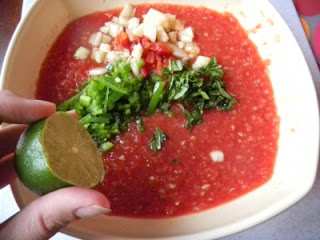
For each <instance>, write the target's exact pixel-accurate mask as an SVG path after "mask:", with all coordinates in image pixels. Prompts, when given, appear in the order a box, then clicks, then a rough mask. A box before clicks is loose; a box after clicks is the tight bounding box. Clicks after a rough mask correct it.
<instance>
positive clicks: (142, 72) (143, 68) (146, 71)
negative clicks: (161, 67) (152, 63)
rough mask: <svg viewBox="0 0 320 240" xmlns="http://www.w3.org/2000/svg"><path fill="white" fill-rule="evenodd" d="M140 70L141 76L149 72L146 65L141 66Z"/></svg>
mask: <svg viewBox="0 0 320 240" xmlns="http://www.w3.org/2000/svg"><path fill="white" fill-rule="evenodd" d="M140 72H141V75H142V77H143V78H145V77H146V76H148V74H149V71H148V68H147V67H146V66H144V67H142V68H141V70H140Z"/></svg>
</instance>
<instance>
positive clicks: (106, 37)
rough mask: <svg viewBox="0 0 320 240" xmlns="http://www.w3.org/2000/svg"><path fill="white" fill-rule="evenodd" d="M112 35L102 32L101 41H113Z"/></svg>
mask: <svg viewBox="0 0 320 240" xmlns="http://www.w3.org/2000/svg"><path fill="white" fill-rule="evenodd" d="M112 39H113V38H112V37H111V36H109V35H106V34H102V39H101V43H108V44H109V43H111V42H112Z"/></svg>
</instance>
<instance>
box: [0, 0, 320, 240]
mask: <svg viewBox="0 0 320 240" xmlns="http://www.w3.org/2000/svg"><path fill="white" fill-rule="evenodd" d="M125 2H126V1H125V0H118V1H102V0H55V1H51V0H41V1H40V0H38V1H36V2H35V3H34V4H33V6H32V7H31V9H30V10H29V12H28V14H27V15H26V17H25V18H24V19H23V21H22V22H21V23H20V24H19V26H18V28H17V30H16V32H15V34H14V37H13V39H12V41H11V43H10V46H9V50H8V52H7V55H6V58H5V61H4V65H3V69H2V74H1V76H2V78H1V81H0V83H1V88H2V89H9V90H11V91H13V92H16V93H18V94H20V95H23V96H25V97H29V98H32V97H34V94H35V89H36V80H37V78H38V73H39V69H40V66H41V63H42V62H43V60H44V58H45V56H46V54H47V52H48V50H49V48H50V47H51V45H52V43H53V42H54V41H55V39H56V37H57V36H58V35H59V33H60V32H61V31H62V30H63V28H64V27H65V26H66V24H67V23H69V22H70V21H71V20H73V19H75V18H78V17H80V16H83V15H87V14H89V13H92V12H95V11H102V10H107V9H112V8H115V7H121V6H123V5H124V4H125ZM130 2H132V3H135V4H137V3H141V2H144V1H143V0H134V1H130ZM148 2H149V3H150V2H170V3H177V4H180V3H181V1H179V0H174V1H172V0H170V1H169V0H167V1H165V0H152V1H151V0H149V1H148ZM183 2H184V4H190V5H195V6H200V5H201V6H206V7H208V8H212V9H214V10H217V11H220V12H225V11H227V12H231V13H233V14H234V16H236V17H237V18H238V20H239V22H240V23H241V25H242V26H243V27H244V29H246V30H248V32H251V33H250V34H249V37H250V38H251V39H252V41H253V42H254V43H255V44H256V45H257V47H258V50H259V52H260V55H261V57H262V58H263V59H270V60H271V64H270V65H269V67H268V68H269V76H270V79H271V82H272V86H273V89H274V94H275V101H276V105H277V109H278V115H279V116H280V119H281V122H280V138H279V142H278V146H279V150H278V154H277V157H276V163H275V169H274V174H273V176H272V178H271V180H270V181H269V182H267V183H266V184H264V185H263V186H261V187H259V188H258V189H256V190H254V191H252V192H250V193H248V194H246V195H244V196H242V197H240V198H238V199H236V200H234V201H231V202H229V203H227V204H224V205H221V206H219V207H216V208H213V209H211V210H207V211H203V212H200V213H197V214H191V215H186V216H181V217H175V218H170V219H130V218H125V217H110V216H100V217H95V218H91V219H85V220H81V221H78V222H75V223H72V224H71V225H69V226H68V227H66V228H65V229H64V230H63V232H65V233H67V234H70V235H73V236H76V237H80V238H87V239H88V238H89V239H101V238H104V237H106V236H109V237H111V238H114V239H115V238H121V239H124V238H166V239H212V238H218V237H222V236H226V235H229V234H232V233H235V232H238V231H242V230H244V229H247V228H249V227H252V226H254V225H256V224H258V223H261V222H263V221H265V220H267V219H269V218H271V217H273V216H275V215H276V214H278V213H280V212H281V211H283V210H285V209H286V208H288V207H290V206H291V205H293V204H294V203H296V202H297V201H298V200H300V199H301V198H302V197H303V196H305V194H306V193H307V192H308V191H309V190H310V188H311V187H312V184H313V182H314V179H315V174H316V169H317V160H318V146H319V142H318V141H319V136H318V133H319V119H318V105H317V99H316V94H315V89H314V86H313V82H312V78H311V75H310V73H309V70H308V67H307V65H306V62H305V60H304V57H303V55H302V53H301V50H300V48H299V46H298V44H297V43H296V41H295V39H294V37H293V35H292V34H291V32H290V31H289V29H288V27H287V26H286V24H285V23H284V21H283V20H282V19H281V17H280V16H279V14H278V13H277V12H276V11H275V9H274V8H273V7H272V6H271V5H270V3H269V2H268V1H267V0H260V1H251V0H238V1H232V0H215V1H211V0H197V1H196V0H185V1H183ZM258 24H261V28H260V29H259V31H257V32H256V33H253V31H249V30H250V29H253V28H254V27H255V26H257V25H258ZM263 42H267V44H263ZM12 190H13V192H14V195H15V198H16V200H17V203H18V205H19V206H20V207H24V206H26V205H27V204H28V203H29V202H30V201H32V200H33V199H34V198H35V197H36V196H35V195H33V194H32V193H30V192H29V191H28V190H26V189H25V188H24V187H23V186H22V185H21V184H20V183H19V181H17V182H15V183H14V184H13V185H12Z"/></svg>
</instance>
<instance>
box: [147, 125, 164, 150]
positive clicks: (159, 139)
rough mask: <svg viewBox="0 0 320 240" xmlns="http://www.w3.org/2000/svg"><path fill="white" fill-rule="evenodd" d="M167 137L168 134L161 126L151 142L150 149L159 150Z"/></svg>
mask: <svg viewBox="0 0 320 240" xmlns="http://www.w3.org/2000/svg"><path fill="white" fill-rule="evenodd" d="M167 138H168V136H167V135H166V134H165V133H164V132H163V131H162V130H161V129H160V128H157V129H156V131H155V132H154V134H153V136H152V138H151V140H150V142H149V147H150V149H151V150H152V151H153V152H157V151H159V150H160V149H161V148H162V144H163V143H164V141H165V140H167Z"/></svg>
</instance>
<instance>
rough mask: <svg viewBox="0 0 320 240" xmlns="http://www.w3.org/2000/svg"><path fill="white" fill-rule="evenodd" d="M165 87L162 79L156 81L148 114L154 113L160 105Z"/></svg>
mask: <svg viewBox="0 0 320 240" xmlns="http://www.w3.org/2000/svg"><path fill="white" fill-rule="evenodd" d="M163 89H164V83H163V82H162V81H158V82H156V83H155V85H154V88H153V96H152V97H151V100H150V103H149V106H148V110H147V114H148V115H151V114H153V113H154V111H155V110H156V108H157V107H158V104H159V102H160V101H161V98H162V93H163Z"/></svg>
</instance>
